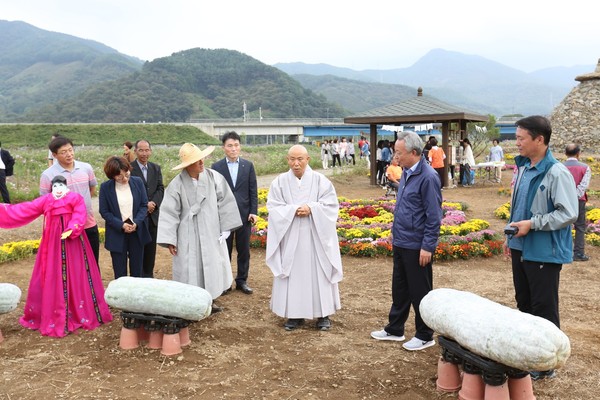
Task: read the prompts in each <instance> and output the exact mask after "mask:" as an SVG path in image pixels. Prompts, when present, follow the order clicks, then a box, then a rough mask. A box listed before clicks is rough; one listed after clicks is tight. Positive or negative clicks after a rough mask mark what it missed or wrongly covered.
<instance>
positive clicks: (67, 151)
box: [56, 147, 75, 156]
mask: <svg viewBox="0 0 600 400" xmlns="http://www.w3.org/2000/svg"><path fill="white" fill-rule="evenodd" d="M73 153H75V150H73V148H72V147H70V148H68V149H65V150H61V151H59V152H57V153H56V154H58V155H59V156H66V155H67V154H73Z"/></svg>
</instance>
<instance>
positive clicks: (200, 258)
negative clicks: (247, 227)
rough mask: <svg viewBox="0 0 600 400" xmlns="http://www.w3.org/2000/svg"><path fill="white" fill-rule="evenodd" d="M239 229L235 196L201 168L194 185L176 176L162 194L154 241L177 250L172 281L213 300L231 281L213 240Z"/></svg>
mask: <svg viewBox="0 0 600 400" xmlns="http://www.w3.org/2000/svg"><path fill="white" fill-rule="evenodd" d="M241 225H242V221H241V219H240V212H239V211H238V208H237V203H236V202H235V197H234V196H233V193H232V192H231V189H230V188H229V185H228V184H227V181H226V180H225V178H223V176H222V175H220V174H218V173H215V172H214V171H212V170H210V169H205V170H204V172H202V173H201V174H200V177H199V179H198V181H197V182H196V181H194V180H193V179H192V178H191V177H190V176H189V174H188V173H187V171H186V170H183V171H181V173H180V174H179V175H177V176H176V177H175V178H173V180H172V181H171V183H169V186H167V188H166V190H165V195H164V199H163V202H162V205H161V207H160V216H159V219H158V234H157V240H156V242H157V243H158V244H159V245H161V246H163V247H168V245H170V244H172V245H174V246H177V255H175V256H173V280H175V281H178V282H183V283H188V284H191V285H195V286H199V287H201V288H204V289H206V290H207V291H208V292H209V293H210V294H211V296H212V298H213V299H216V298H217V297H219V296H220V295H221V294H222V293H223V291H224V290H226V289H228V288H230V287H231V283H232V281H233V275H232V273H231V264H230V262H229V254H228V252H227V243H226V242H225V240H223V243H219V236H220V234H221V232H224V231H232V230H234V229H236V228H238V227H240V226H241Z"/></svg>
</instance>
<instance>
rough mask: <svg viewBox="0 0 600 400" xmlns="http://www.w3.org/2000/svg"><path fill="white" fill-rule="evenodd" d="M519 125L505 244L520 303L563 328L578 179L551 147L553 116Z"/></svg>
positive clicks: (542, 374)
mask: <svg viewBox="0 0 600 400" xmlns="http://www.w3.org/2000/svg"><path fill="white" fill-rule="evenodd" d="M516 125H517V132H516V136H517V148H518V149H519V154H520V155H519V156H517V157H515V163H516V165H517V167H518V168H519V169H518V174H517V176H516V179H515V184H514V190H513V196H512V202H511V215H510V222H509V225H510V227H511V228H516V230H517V231H516V232H510V231H508V239H507V241H506V243H505V245H504V251H505V254H506V255H507V256H510V257H511V258H512V271H513V283H514V287H515V299H516V301H517V308H518V309H519V310H521V311H522V312H526V313H529V314H533V315H537V316H538V317H542V318H545V319H547V320H549V321H550V322H552V323H554V324H555V325H556V326H557V327H559V328H560V320H559V316H558V283H559V280H560V271H561V269H562V265H563V264H564V263H571V262H572V261H573V239H572V236H571V224H572V223H573V222H575V220H576V219H577V214H578V210H579V206H578V201H577V192H576V189H575V181H574V180H573V176H572V175H571V173H570V172H569V170H568V169H567V168H566V167H565V166H564V165H563V164H562V163H560V162H559V161H557V160H556V159H555V158H554V156H552V152H551V151H550V149H549V148H548V145H549V142H550V136H551V135H552V127H551V125H550V121H549V120H548V119H547V118H545V117H542V116H539V115H534V116H531V117H526V118H522V119H520V120H519V121H517V123H516ZM530 373H531V378H532V379H534V380H537V379H542V378H552V377H554V371H553V370H550V371H531V372H530Z"/></svg>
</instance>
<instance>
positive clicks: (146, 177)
mask: <svg viewBox="0 0 600 400" xmlns="http://www.w3.org/2000/svg"><path fill="white" fill-rule="evenodd" d="M142 175H144V180H145V181H147V180H148V167H146V166H145V165H142Z"/></svg>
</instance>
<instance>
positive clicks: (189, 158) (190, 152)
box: [172, 143, 215, 171]
mask: <svg viewBox="0 0 600 400" xmlns="http://www.w3.org/2000/svg"><path fill="white" fill-rule="evenodd" d="M214 150H215V146H208V147H207V148H206V149H204V150H200V149H199V148H198V147H197V146H196V145H195V144H192V143H184V144H183V146H181V148H180V149H179V160H180V161H181V164H179V165H178V166H176V167H173V168H172V170H173V171H174V170H177V169H183V168H185V167H187V166H189V165H192V164H193V163H195V162H196V161H199V160H202V159H203V158H205V157H206V156H208V155H209V154H210V153H212V152H213V151H214Z"/></svg>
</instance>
